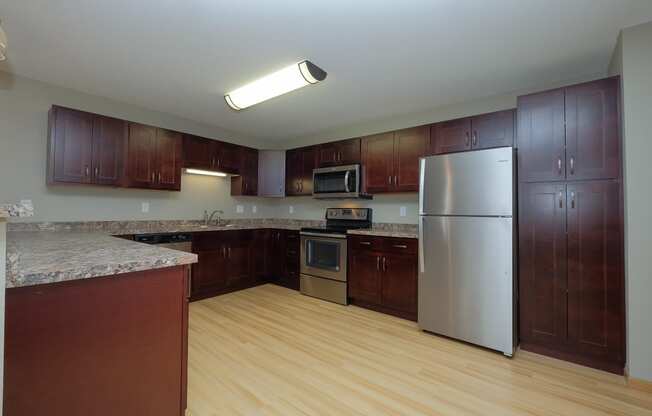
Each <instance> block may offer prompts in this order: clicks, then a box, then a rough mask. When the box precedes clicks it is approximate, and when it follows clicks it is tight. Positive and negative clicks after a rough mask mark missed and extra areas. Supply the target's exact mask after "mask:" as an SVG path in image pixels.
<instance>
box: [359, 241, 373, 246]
mask: <svg viewBox="0 0 652 416" xmlns="http://www.w3.org/2000/svg"><path fill="white" fill-rule="evenodd" d="M360 244H361V245H363V246H370V245H371V243H370V242H369V241H360Z"/></svg>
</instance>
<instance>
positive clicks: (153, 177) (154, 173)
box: [152, 172, 156, 183]
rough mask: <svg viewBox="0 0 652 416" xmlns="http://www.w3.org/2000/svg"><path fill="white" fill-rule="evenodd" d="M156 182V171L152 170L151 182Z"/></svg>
mask: <svg viewBox="0 0 652 416" xmlns="http://www.w3.org/2000/svg"><path fill="white" fill-rule="evenodd" d="M154 182H156V172H152V183H154Z"/></svg>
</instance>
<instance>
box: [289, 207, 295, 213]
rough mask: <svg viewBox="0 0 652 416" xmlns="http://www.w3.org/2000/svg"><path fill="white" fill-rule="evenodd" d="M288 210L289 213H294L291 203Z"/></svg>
mask: <svg viewBox="0 0 652 416" xmlns="http://www.w3.org/2000/svg"><path fill="white" fill-rule="evenodd" d="M289 211H290V214H294V207H293V206H292V205H290V208H289Z"/></svg>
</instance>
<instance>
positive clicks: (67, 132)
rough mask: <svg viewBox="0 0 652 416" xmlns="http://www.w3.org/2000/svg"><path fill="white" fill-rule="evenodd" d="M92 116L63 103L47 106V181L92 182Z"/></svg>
mask: <svg viewBox="0 0 652 416" xmlns="http://www.w3.org/2000/svg"><path fill="white" fill-rule="evenodd" d="M93 119H94V116H93V115H92V114H89V113H85V112H83V111H76V110H71V109H68V108H63V107H53V108H52V109H51V110H50V119H49V124H50V135H49V140H48V147H49V155H48V156H49V158H48V163H49V166H48V171H49V172H48V182H49V183H56V182H63V183H66V182H67V183H91V181H92V177H91V163H92V157H93Z"/></svg>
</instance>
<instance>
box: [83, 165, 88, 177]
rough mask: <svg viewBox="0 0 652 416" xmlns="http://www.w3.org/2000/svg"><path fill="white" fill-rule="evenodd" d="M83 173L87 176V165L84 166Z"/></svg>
mask: <svg viewBox="0 0 652 416" xmlns="http://www.w3.org/2000/svg"><path fill="white" fill-rule="evenodd" d="M84 175H85V176H88V165H86V166H84Z"/></svg>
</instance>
